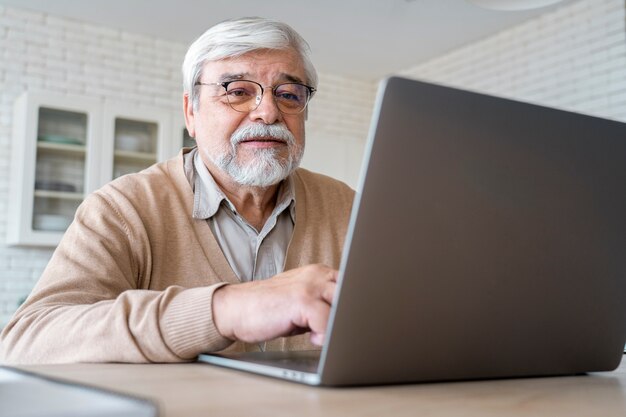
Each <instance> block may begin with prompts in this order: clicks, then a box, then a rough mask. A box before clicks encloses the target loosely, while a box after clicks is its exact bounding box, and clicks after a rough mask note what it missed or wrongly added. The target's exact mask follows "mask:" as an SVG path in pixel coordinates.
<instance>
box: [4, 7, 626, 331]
mask: <svg viewBox="0 0 626 417" xmlns="http://www.w3.org/2000/svg"><path fill="white" fill-rule="evenodd" d="M500 1H501V3H500V4H503V3H511V4H512V3H513V2H514V1H520V0H500ZM521 1H522V2H526V6H528V7H532V6H535V5H537V3H541V0H534V1H533V0H521ZM480 2H481V1H480V0H476V1H474V2H469V1H465V0H388V1H384V2H381V1H357V0H346V1H336V0H333V1H330V0H318V1H316V2H299V1H293V0H291V1H286V0H285V1H283V0H265V1H263V2H259V1H254V0H245V1H243V0H241V1H226V0H223V1H198V0H177V1H175V2H174V1H166V0H152V1H148V0H135V1H128V0H126V1H121V0H106V1H104V0H92V1H80V0H55V1H49V0H15V1H9V0H0V328H1V327H2V326H4V325H5V324H6V322H7V321H8V319H9V318H10V316H11V315H12V313H13V312H14V311H15V309H16V308H17V307H18V306H19V304H20V303H21V301H22V300H23V299H24V297H26V296H27V295H28V293H29V292H30V290H31V289H32V287H33V285H34V284H35V282H36V281H37V279H38V278H39V276H40V275H41V272H42V271H43V268H44V267H45V265H46V263H47V262H48V260H49V258H50V256H51V255H52V253H53V251H54V247H55V245H56V243H58V240H59V239H60V237H61V236H62V234H63V231H64V230H65V228H66V227H67V224H68V223H69V221H71V217H72V215H73V211H74V210H75V208H76V206H77V205H78V204H79V203H80V201H81V200H82V198H83V197H84V195H85V194H86V193H88V192H90V191H93V190H94V189H97V188H98V187H99V186H101V185H102V184H104V183H106V182H107V181H109V180H110V179H112V178H115V177H117V176H120V175H123V174H125V173H128V172H134V171H137V170H139V169H142V168H143V167H145V166H148V165H150V164H152V163H154V162H156V161H158V160H164V159H167V158H170V157H172V156H174V155H175V154H176V153H177V152H178V150H179V149H180V148H181V146H183V145H189V144H193V141H192V140H191V139H190V138H188V137H187V136H186V132H185V130H184V121H183V118H182V110H181V103H182V87H181V84H182V77H181V74H180V66H181V63H182V59H183V56H184V54H185V52H186V49H187V47H188V45H189V44H190V43H191V42H192V41H193V40H194V39H195V38H197V37H198V36H199V35H200V34H202V33H203V32H204V31H205V30H206V29H208V28H209V27H210V26H212V25H213V24H215V23H217V22H219V21H222V20H225V19H229V18H234V17H241V16H263V17H269V18H274V19H278V20H282V21H285V22H286V23H288V24H290V25H291V26H293V27H294V28H295V29H296V30H297V31H298V32H300V34H301V35H303V37H304V38H305V39H306V40H307V41H308V42H309V44H310V46H311V50H312V58H313V62H314V64H315V65H316V67H317V69H318V72H319V75H320V85H319V91H318V93H317V94H316V96H315V97H314V99H313V100H312V102H311V104H310V110H309V119H308V121H307V145H306V146H307V151H306V152H305V158H304V160H303V166H304V167H306V168H309V169H312V170H316V171H319V172H323V173H325V174H328V175H331V176H333V177H336V178H338V179H341V180H343V181H345V182H347V183H348V184H349V185H351V186H352V187H355V186H356V183H357V180H358V176H359V171H360V165H361V161H362V158H363V150H364V145H365V142H366V139H367V135H368V129H369V124H370V118H371V114H372V107H373V104H374V98H375V95H376V90H377V86H378V83H379V81H380V80H381V79H383V78H384V77H386V76H389V75H392V74H395V75H403V76H407V77H412V78H417V79H422V80H425V81H432V82H437V83H441V84H446V85H451V86H455V87H460V88H464V89H470V90H475V91H479V92H485V93H488V94H492V95H497V96H504V97H510V98H514V99H517V100H522V101H527V102H533V103H539V104H543V105H547V106H551V107H557V108H563V109H567V110H573V111H577V112H582V113H588V114H592V115H597V116H601V117H605V118H611V119H616V120H622V121H626V2H625V1H624V0H569V1H561V2H558V3H555V4H552V5H549V6H547V7H541V8H530V9H522V10H494V9H489V8H485V7H481V6H480V5H478V4H477V3H480ZM544 2H545V3H550V2H549V1H547V2H546V1H544ZM482 3H486V4H487V5H489V4H490V3H491V4H492V5H493V4H494V3H495V4H497V3H498V0H482ZM552 3H554V1H552ZM522 6H524V5H522ZM504 8H508V9H511V8H514V7H512V6H511V7H504ZM625 139H626V138H625Z"/></svg>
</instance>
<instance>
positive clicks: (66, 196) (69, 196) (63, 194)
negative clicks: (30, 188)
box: [35, 190, 85, 201]
mask: <svg viewBox="0 0 626 417" xmlns="http://www.w3.org/2000/svg"><path fill="white" fill-rule="evenodd" d="M35 197H38V198H56V199H59V200H75V201H80V200H82V199H83V198H84V197H85V196H84V195H83V193H71V192H67V191H49V190H35Z"/></svg>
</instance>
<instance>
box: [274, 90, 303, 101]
mask: <svg viewBox="0 0 626 417" xmlns="http://www.w3.org/2000/svg"><path fill="white" fill-rule="evenodd" d="M276 97H277V98H278V99H280V100H286V101H300V96H298V95H297V94H294V93H290V92H287V91H285V92H278V93H277V94H276Z"/></svg>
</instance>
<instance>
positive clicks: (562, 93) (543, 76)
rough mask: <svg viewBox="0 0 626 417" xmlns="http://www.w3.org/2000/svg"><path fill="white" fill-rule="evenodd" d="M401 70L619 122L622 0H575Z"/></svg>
mask: <svg viewBox="0 0 626 417" xmlns="http://www.w3.org/2000/svg"><path fill="white" fill-rule="evenodd" d="M402 74H403V75H405V76H409V77H414V78H419V79H422V80H428V81H433V82H437V83H441V84H447V85H451V86H457V87H462V88H466V89H471V90H476V91H480V92H486V93H490V94H493V95H498V96H505V97H511V98H515V99H519V100H522V101H528V102H534V103H539V104H543V105H548V106H551V107H558V108H563V109H567V110H572V111H577V112H581V113H588V114H593V115H598V116H602V117H606V118H613V119H617V120H624V121H626V7H625V2H624V0H579V1H578V2H575V3H573V4H571V5H567V6H564V7H562V8H559V9H556V10H554V11H551V12H549V13H546V14H544V15H542V16H541V17H539V18H536V19H532V20H530V21H528V22H526V23H523V24H521V25H519V26H516V27H515V28H512V29H509V30H506V31H503V32H501V33H499V34H497V35H495V36H491V37H489V38H487V39H484V40H482V41H480V42H476V43H474V44H472V45H469V46H467V47H464V48H460V49H458V50H455V51H452V52H450V53H447V54H445V55H442V56H440V57H437V58H436V59H433V60H430V61H428V62H425V63H423V64H420V65H418V66H416V67H414V68H410V69H408V70H405V71H402Z"/></svg>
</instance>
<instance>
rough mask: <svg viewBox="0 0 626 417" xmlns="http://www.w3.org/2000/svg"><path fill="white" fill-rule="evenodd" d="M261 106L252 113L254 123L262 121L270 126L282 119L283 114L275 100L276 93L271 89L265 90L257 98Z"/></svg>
mask: <svg viewBox="0 0 626 417" xmlns="http://www.w3.org/2000/svg"><path fill="white" fill-rule="evenodd" d="M256 100H257V102H259V101H260V102H259V105H258V107H257V108H256V109H254V110H252V111H251V112H250V118H251V119H252V120H253V121H262V122H263V123H265V124H267V125H270V124H274V123H276V122H278V121H280V120H281V119H282V113H281V112H280V110H278V106H277V105H276V101H275V100H274V91H273V90H272V89H271V88H265V89H264V90H263V93H261V95H259V96H257V97H256Z"/></svg>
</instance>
